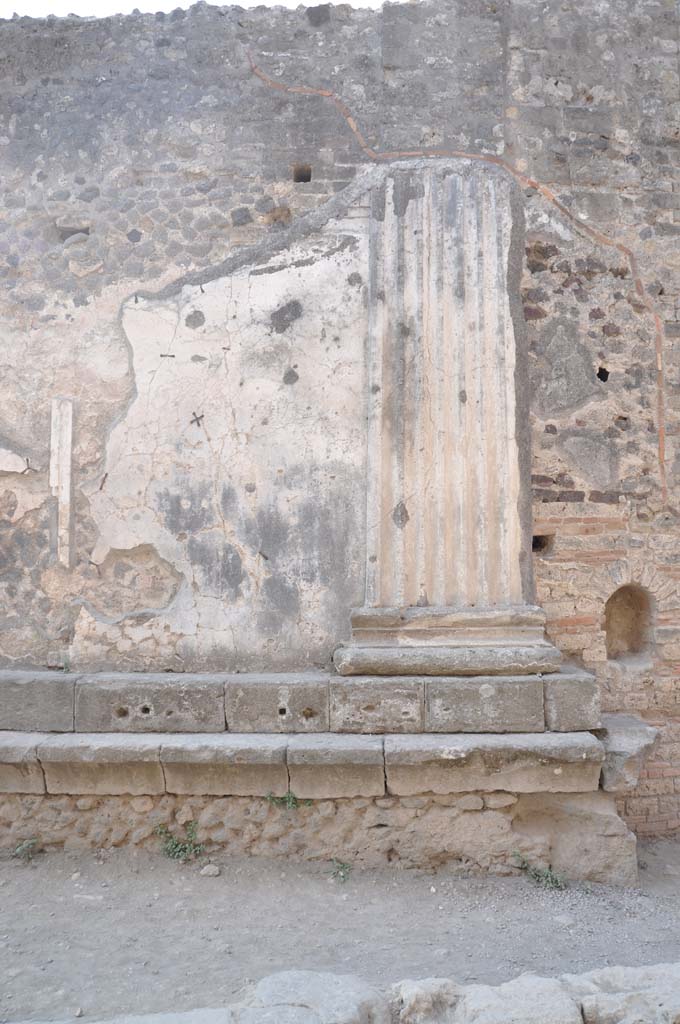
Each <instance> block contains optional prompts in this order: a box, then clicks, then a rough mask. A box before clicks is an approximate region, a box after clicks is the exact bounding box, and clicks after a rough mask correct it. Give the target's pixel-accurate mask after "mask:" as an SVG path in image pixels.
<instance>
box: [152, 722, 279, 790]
mask: <svg viewBox="0 0 680 1024" xmlns="http://www.w3.org/2000/svg"><path fill="white" fill-rule="evenodd" d="M160 759H161V763H162V765H163V772H164V774H165V787H166V789H167V792H168V793H198V794H211V795H215V796H267V795H268V794H272V795H273V796H283V795H284V794H285V793H286V792H287V790H288V772H287V770H286V740H285V739H284V738H283V737H278V736H271V735H264V736H263V735H258V736H248V735H245V736H244V735H232V734H230V733H226V734H223V735H219V736H210V737H207V736H205V737H203V736H182V737H177V738H176V739H173V738H172V737H163V740H162V743H161V748H160Z"/></svg>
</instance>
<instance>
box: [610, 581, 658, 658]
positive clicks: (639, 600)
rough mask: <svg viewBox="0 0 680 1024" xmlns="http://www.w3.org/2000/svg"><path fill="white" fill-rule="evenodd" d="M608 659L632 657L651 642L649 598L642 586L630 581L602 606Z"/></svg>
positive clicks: (641, 651)
mask: <svg viewBox="0 0 680 1024" xmlns="http://www.w3.org/2000/svg"><path fill="white" fill-rule="evenodd" d="M604 622H605V638H606V647H607V658H608V659H609V660H610V661H627V660H632V659H635V658H636V657H639V656H640V655H642V654H645V653H646V652H648V651H649V648H650V646H651V642H652V600H651V597H650V595H649V593H648V592H647V591H646V590H645V589H644V587H640V586H637V584H634V583H631V584H627V585H626V586H624V587H619V589H618V590H615V591H614V593H613V594H612V595H611V597H610V598H609V600H608V601H607V603H606V605H605V607H604Z"/></svg>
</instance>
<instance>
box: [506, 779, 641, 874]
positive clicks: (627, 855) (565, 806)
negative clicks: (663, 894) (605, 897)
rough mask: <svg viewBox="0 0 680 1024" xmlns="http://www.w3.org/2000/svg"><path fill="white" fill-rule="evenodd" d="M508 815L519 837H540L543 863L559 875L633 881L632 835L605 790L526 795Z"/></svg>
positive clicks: (635, 868) (634, 851)
mask: <svg viewBox="0 0 680 1024" xmlns="http://www.w3.org/2000/svg"><path fill="white" fill-rule="evenodd" d="M512 815H513V820H512V827H513V831H514V833H515V835H516V837H517V838H518V839H519V838H520V837H527V838H528V837H531V838H535V837H536V836H537V835H540V834H543V835H544V836H545V838H546V840H547V848H548V849H547V854H546V863H548V864H550V866H551V867H552V868H553V870H554V871H556V872H557V873H558V874H560V875H564V876H565V877H566V878H575V879H581V880H583V881H590V882H603V883H606V884H608V885H624V886H629V885H636V884H637V877H638V876H637V854H636V840H635V836H634V834H633V833H632V832H631V831H630V829H629V828H628V826H627V825H626V823H625V822H624V821H622V819H621V818H620V817H619V815H618V812H617V809H616V798H615V797H614V796H612V795H610V794H609V793H604V792H603V791H602V790H598V791H597V792H594V793H552V794H551V793H526V794H522V795H521V796H520V797H519V800H518V801H517V804H515V806H514V807H513V808H512Z"/></svg>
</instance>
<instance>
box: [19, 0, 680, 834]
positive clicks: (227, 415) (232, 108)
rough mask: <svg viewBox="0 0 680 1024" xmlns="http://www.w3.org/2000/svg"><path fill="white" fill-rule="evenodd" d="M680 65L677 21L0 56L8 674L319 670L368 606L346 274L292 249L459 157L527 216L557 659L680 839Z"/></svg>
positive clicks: (532, 351)
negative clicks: (389, 163) (513, 197)
mask: <svg viewBox="0 0 680 1024" xmlns="http://www.w3.org/2000/svg"><path fill="white" fill-rule="evenodd" d="M678 37H679V23H678V18H677V15H676V11H675V4H674V3H673V2H671V0H654V2H646V0H609V2H607V3H602V4H599V5H597V6H593V5H592V4H590V3H585V2H578V3H564V2H557V0H555V2H548V3H546V4H543V5H541V8H540V12H539V10H538V9H537V7H536V4H535V3H533V2H532V0H526V2H521V0H508V2H498V0H495V2H493V3H492V2H483V0H457V2H452V0H447V2H444V0H439V2H432V3H420V4H404V5H397V4H388V5H386V6H385V7H384V8H383V10H382V11H353V10H352V9H351V8H350V7H348V6H346V5H341V6H338V7H330V6H328V5H321V6H318V7H313V8H308V9H306V10H302V9H301V10H299V11H284V10H280V9H270V10H265V9H257V10H252V11H243V10H241V9H239V8H213V7H208V6H206V5H203V4H199V5H197V6H196V7H194V8H192V9H191V10H190V11H189V12H183V11H176V12H174V13H173V14H168V15H157V16H153V15H144V16H130V17H127V18H111V19H105V20H101V21H84V20H79V19H66V20H54V19H52V20H49V19H48V20H47V21H33V20H29V19H15V20H13V21H9V22H2V23H0V38H1V44H0V49H1V51H2V54H3V62H2V65H1V67H2V75H3V79H2V90H1V91H0V119H1V121H0V143H1V147H0V153H1V154H2V155H1V156H0V160H1V162H2V172H3V174H2V178H3V192H2V197H1V200H0V250H1V251H2V255H3V257H4V261H3V264H2V266H0V277H1V278H2V281H3V289H2V294H1V296H0V302H2V311H1V319H0V324H1V325H2V326H1V327H0V330H1V331H2V342H1V344H2V349H1V356H2V358H1V363H0V365H1V367H2V372H1V373H0V389H1V394H2V401H1V402H0V517H1V518H2V532H1V533H0V592H1V593H2V602H3V618H2V628H1V630H0V662H1V663H2V664H3V665H7V666H24V665H33V666H36V667H64V668H71V669H74V670H78V671H82V670H96V669H124V670H154V671H162V670H167V669H172V670H174V671H182V670H190V671H201V670H203V671H209V670H221V671H239V670H240V671H243V670H257V671H260V670H266V671H282V670H286V669H294V670H298V669H302V668H327V667H328V665H329V663H330V657H331V654H332V649H333V646H334V645H335V644H336V643H337V642H339V641H340V640H342V639H344V638H346V637H347V635H348V630H349V611H350V608H352V607H353V606H356V605H358V604H360V603H361V601H362V597H363V591H364V557H365V534H364V520H363V509H364V503H365V497H364V492H365V423H364V412H363V405H362V389H363V387H364V383H365V380H364V373H365V366H364V336H363V327H362V325H363V323H364V320H365V316H366V312H365V303H366V280H365V277H364V275H363V274H362V271H361V265H362V252H363V249H362V247H364V246H365V245H366V240H365V237H364V235H362V229H361V227H360V225H358V224H357V222H356V219H353V215H350V216H349V217H348V219H347V220H345V221H344V222H343V221H342V220H340V221H338V222H337V224H336V227H335V228H334V229H333V230H332V231H330V232H328V231H326V232H325V234H324V235H323V239H324V240H323V244H322V243H320V241H319V237H318V236H314V237H312V236H310V235H308V234H307V235H305V234H304V232H302V233H299V234H296V232H297V231H298V227H299V226H300V225H302V224H304V223H309V218H313V217H314V216H315V215H316V214H317V213H318V214H319V216H320V218H321V219H320V221H319V227H321V226H322V221H323V220H324V217H325V216H326V215H325V214H322V211H323V210H327V209H329V207H328V206H327V205H326V204H328V203H331V204H332V203H333V202H335V203H336V204H337V205H336V206H335V207H332V206H331V208H332V209H333V210H334V211H335V213H336V214H338V213H339V212H341V209H342V207H343V203H344V202H345V200H344V199H343V197H344V196H346V195H347V194H348V192H350V191H351V188H352V187H353V186H354V185H356V182H357V181H358V179H359V177H360V175H361V174H363V173H365V172H366V170H367V168H368V166H369V165H371V164H375V163H380V162H383V161H384V160H396V159H399V158H402V157H411V156H415V155H423V154H425V155H428V154H433V155H439V156H441V157H453V156H456V157H460V156H469V157H471V158H472V159H473V160H478V161H480V162H487V163H488V162H491V163H494V164H496V165H497V167H498V173H500V174H505V175H507V176H508V177H509V178H510V179H512V180H514V182H515V187H516V188H519V189H520V191H521V194H522V197H523V200H524V217H525V220H526V231H527V238H526V250H525V258H524V266H523V270H522V297H523V300H524V319H525V322H526V333H527V336H528V345H529V364H530V365H529V371H530V375H531V383H532V387H533V391H532V395H533V397H532V404H531V408H532V430H533V455H532V458H533V484H534V509H533V511H534V526H533V533H534V537H535V541H534V548H535V556H534V557H535V566H534V568H535V575H536V580H537V590H538V594H537V596H538V599H539V601H540V603H541V604H542V605H543V607H544V608H545V610H546V612H547V614H548V632H549V635H550V638H551V639H552V640H553V642H554V643H555V644H556V646H557V647H559V648H560V650H562V651H563V652H564V653H565V654H566V655H567V656H569V657H570V658H573V659H574V660H575V661H577V662H581V663H583V664H584V665H585V666H586V667H587V668H589V669H591V670H592V671H595V672H596V674H597V676H598V679H599V682H600V685H601V689H602V699H603V706H604V708H605V710H630V711H635V712H636V713H638V714H641V715H643V716H644V717H645V718H647V719H648V720H650V721H652V722H654V723H656V724H660V725H661V726H662V736H661V741H660V745H659V747H658V751H657V753H656V754H655V755H654V759H653V760H652V761H651V762H650V763H649V764H648V766H647V770H646V776H645V777H643V781H642V783H641V785H640V786H639V788H638V790H637V792H636V794H635V795H634V796H631V797H626V799H625V804H624V807H623V810H624V812H625V815H626V818H627V820H628V821H629V823H630V824H631V825H632V826H633V827H634V828H635V829H636V830H637V831H639V832H642V831H647V832H660V831H664V830H668V829H672V828H676V827H678V826H680V690H679V688H678V675H677V673H678V665H680V634H679V628H680V627H679V624H678V612H679V610H680V590H679V586H680V563H679V562H678V555H677V549H678V538H679V536H680V530H679V528H678V513H677V508H678V496H679V495H678V484H677V473H676V466H677V464H678V450H677V440H676V438H677V437H678V436H679V430H680V421H679V418H678V413H679V412H680V403H679V402H678V397H677V394H676V386H677V378H678V371H677V366H678V348H677V346H678V340H679V339H680V306H679V305H678V297H679V295H680V249H679V247H678V238H679V236H680V217H679V215H678V211H680V197H679V196H678V191H677V185H678V159H677V156H678V145H679V143H680V86H679V78H678ZM320 211H321V212H320ZM305 218H307V221H305ZM255 252H257V253H258V254H259V255H258V259H259V260H260V268H261V269H262V272H261V273H259V274H258V275H257V276H253V275H252V274H249V275H242V274H241V275H239V268H240V267H243V266H245V265H246V263H247V262H248V258H249V257H248V254H249V253H250V254H252V253H255ZM225 281H226V282H227V286H226V292H225ZM214 282H221V285H220V287H217V286H214V287H212V288H211V284H212V283H214ZM225 295H226V298H225ZM230 322H233V327H232V328H231V329H230V328H229V324H230ZM150 324H151V326H149V325H150ZM58 399H62V400H63V399H68V400H69V401H68V402H67V403H64V402H63V401H62V402H55V400H58ZM69 417H72V421H71V419H70V418H69ZM69 452H70V454H71V458H69ZM631 584H632V585H634V586H636V587H639V588H644V591H643V596H642V598H640V601H641V610H640V608H638V609H637V610H634V612H635V613H634V614H633V615H632V616H631V615H630V614H629V613H627V612H626V607H628V606H629V605H628V606H627V605H626V601H622V602H620V604H619V614H620V616H623V620H622V624H620V623H619V622H618V621H614V622H613V624H612V616H613V615H614V612H612V613H611V615H610V616H609V623H608V621H607V614H606V611H605V606H606V604H607V601H608V600H609V599H610V598H611V596H612V595H613V594H614V592H616V591H617V590H618V589H619V588H621V587H622V586H626V585H631ZM638 597H639V594H638ZM629 598H630V600H631V601H632V600H634V599H635V594H633V595H632V596H631V595H629ZM645 601H646V604H645ZM629 604H630V601H629ZM611 607H612V606H610V609H611ZM627 614H628V618H626V615H627ZM641 615H643V617H644V616H646V618H647V619H648V622H647V623H646V624H645V626H644V628H643V629H642V630H637V633H639V635H637V634H636V635H637V639H634V640H632V641H631V643H630V644H629V645H628V646H627V645H626V642H625V636H626V635H627V629H628V627H629V626H630V623H631V622H633V621H635V622H637V623H639V621H640V616H641ZM626 623H628V626H627V625H626ZM608 625H609V632H610V633H611V631H612V630H613V631H614V633H615V634H616V636H619V635H622V636H623V638H624V639H623V641H619V640H616V641H614V640H613V639H612V638H611V636H610V639H609V643H608V637H607V633H608V629H607V626H608ZM636 629H637V627H636ZM612 635H613V634H612Z"/></svg>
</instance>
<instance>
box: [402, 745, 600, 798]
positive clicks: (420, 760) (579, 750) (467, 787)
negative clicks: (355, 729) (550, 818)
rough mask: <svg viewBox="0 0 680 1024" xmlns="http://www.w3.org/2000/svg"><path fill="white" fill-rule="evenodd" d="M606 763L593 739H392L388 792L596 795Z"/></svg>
mask: <svg viewBox="0 0 680 1024" xmlns="http://www.w3.org/2000/svg"><path fill="white" fill-rule="evenodd" d="M603 758H604V748H603V746H602V744H601V743H600V742H599V740H597V739H596V738H595V737H594V736H592V735H591V734H590V733H587V732H586V733H515V734H512V735H506V736H501V735H486V736H480V735H474V736H473V735H471V734H466V733H462V734H460V733H459V734H452V735H443V734H440V735H436V736H434V735H423V736H386V737H385V773H386V778H387V789H388V792H389V793H390V794H393V795H395V796H411V795H414V794H416V793H438V794H444V793H463V792H467V793H469V792H474V791H480V790H481V791H483V792H492V791H495V790H505V791H508V792H511V793H534V792H549V793H569V792H586V791H589V790H596V789H597V788H598V785H599V781H600V768H601V765H602V760H603Z"/></svg>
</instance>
